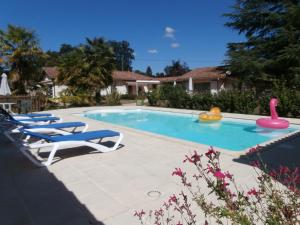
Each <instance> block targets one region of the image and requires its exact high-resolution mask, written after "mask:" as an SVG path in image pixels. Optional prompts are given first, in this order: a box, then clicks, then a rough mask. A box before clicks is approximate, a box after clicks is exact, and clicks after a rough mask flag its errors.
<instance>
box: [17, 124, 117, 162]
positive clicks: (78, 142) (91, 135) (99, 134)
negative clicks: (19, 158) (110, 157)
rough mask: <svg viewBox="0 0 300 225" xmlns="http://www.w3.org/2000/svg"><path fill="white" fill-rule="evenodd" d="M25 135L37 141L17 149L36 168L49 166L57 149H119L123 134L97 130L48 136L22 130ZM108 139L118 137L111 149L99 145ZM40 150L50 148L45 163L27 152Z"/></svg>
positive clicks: (106, 150) (107, 150)
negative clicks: (84, 147) (82, 147)
mask: <svg viewBox="0 0 300 225" xmlns="http://www.w3.org/2000/svg"><path fill="white" fill-rule="evenodd" d="M22 132H23V133H24V134H25V135H28V136H30V137H32V138H34V139H38V141H36V142H33V143H29V142H24V143H23V145H22V147H21V148H19V149H20V151H21V152H22V153H23V154H24V155H25V156H26V157H27V158H28V159H29V160H30V161H31V162H33V163H34V164H35V165H37V166H49V165H51V163H52V160H53V158H54V156H55V153H56V151H57V150H59V149H66V148H73V147H79V146H88V147H91V148H93V149H95V150H97V151H100V152H110V151H114V150H116V149H117V148H118V147H119V144H120V143H121V141H122V139H123V134H122V133H120V132H115V131H112V130H98V131H87V132H84V133H75V134H72V133H70V134H67V135H49V134H41V133H36V132H32V131H29V130H26V129H24V130H22ZM108 137H119V138H118V140H117V141H116V143H115V145H114V146H113V147H106V146H104V145H102V144H100V141H101V140H102V139H103V138H108ZM92 140H99V141H98V142H97V143H96V142H92ZM41 148H51V150H50V154H49V156H48V159H47V161H46V162H40V161H38V160H37V159H36V158H35V157H33V156H32V154H31V153H30V152H29V150H30V149H41Z"/></svg>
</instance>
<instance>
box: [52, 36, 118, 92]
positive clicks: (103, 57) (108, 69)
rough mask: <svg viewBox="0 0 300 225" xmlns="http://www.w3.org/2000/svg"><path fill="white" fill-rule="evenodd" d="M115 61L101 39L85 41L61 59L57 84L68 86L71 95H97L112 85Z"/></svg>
mask: <svg viewBox="0 0 300 225" xmlns="http://www.w3.org/2000/svg"><path fill="white" fill-rule="evenodd" d="M114 69H115V59H114V54H113V50H112V48H111V47H110V46H109V45H108V44H107V42H106V41H105V40H104V39H103V38H95V39H88V38H87V39H86V43H85V44H82V45H80V46H79V47H77V48H74V49H73V50H72V51H70V52H68V53H67V54H65V55H64V56H63V57H62V60H61V64H60V65H59V70H60V73H59V76H58V78H57V80H58V82H59V83H62V84H65V85H67V86H68V88H69V89H70V91H71V92H72V93H73V94H80V93H84V94H96V95H97V93H98V94H99V92H100V90H101V89H102V88H104V87H107V86H108V85H109V84H111V83H112V76H111V75H112V71H113V70H114Z"/></svg>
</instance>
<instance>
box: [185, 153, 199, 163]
mask: <svg viewBox="0 0 300 225" xmlns="http://www.w3.org/2000/svg"><path fill="white" fill-rule="evenodd" d="M185 158H186V159H185V160H183V162H186V161H189V162H190V163H194V164H196V163H197V162H199V161H200V159H201V155H198V153H197V152H196V151H194V154H193V155H192V156H191V157H189V156H187V155H186V156H185Z"/></svg>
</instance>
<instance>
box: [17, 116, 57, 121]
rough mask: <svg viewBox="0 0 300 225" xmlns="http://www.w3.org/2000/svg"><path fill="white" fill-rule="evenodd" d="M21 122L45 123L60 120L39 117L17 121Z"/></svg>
mask: <svg viewBox="0 0 300 225" xmlns="http://www.w3.org/2000/svg"><path fill="white" fill-rule="evenodd" d="M15 120H17V121H19V122H45V121H56V120H60V118H58V117H53V116H51V117H37V118H30V119H15Z"/></svg>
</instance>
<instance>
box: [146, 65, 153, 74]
mask: <svg viewBox="0 0 300 225" xmlns="http://www.w3.org/2000/svg"><path fill="white" fill-rule="evenodd" d="M146 75H148V76H152V69H151V67H150V66H147V69H146Z"/></svg>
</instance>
